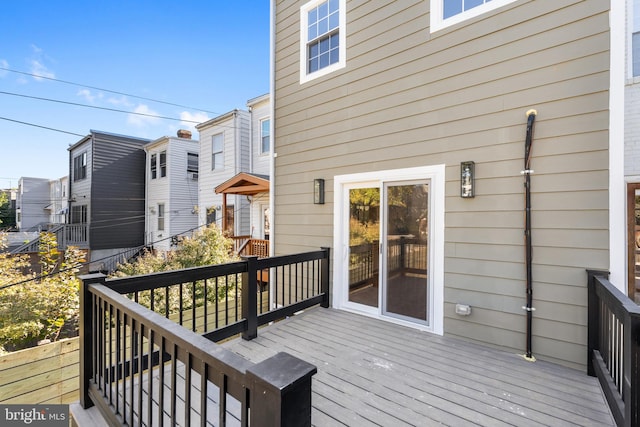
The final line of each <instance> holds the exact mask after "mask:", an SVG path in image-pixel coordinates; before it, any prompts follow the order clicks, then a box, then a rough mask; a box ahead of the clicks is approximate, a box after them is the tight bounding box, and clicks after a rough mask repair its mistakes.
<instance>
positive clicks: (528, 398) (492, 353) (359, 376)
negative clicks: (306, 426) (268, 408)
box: [223, 308, 615, 426]
mask: <svg viewBox="0 0 640 427" xmlns="http://www.w3.org/2000/svg"><path fill="white" fill-rule="evenodd" d="M223 346H224V347H226V348H228V349H230V350H232V351H234V352H236V353H238V354H240V355H242V356H244V357H246V358H247V359H249V360H251V361H253V362H260V361H262V360H264V359H266V358H268V357H270V356H273V355H275V354H276V353H278V352H280V351H286V352H288V353H291V354H292V355H294V356H297V357H299V358H301V359H303V360H306V361H308V362H309V363H313V364H314V365H316V366H317V368H318V373H317V374H316V375H315V376H314V377H313V385H312V387H313V388H312V390H313V396H312V404H313V409H312V422H313V424H314V425H316V426H334V425H335V426H341V425H347V426H356V425H357V426H367V425H371V426H375V425H380V426H387V425H388V426H402V425H407V426H410V425H415V426H425V425H426V426H429V425H451V426H465V425H470V426H471V425H476V426H477V425H480V426H511V425H517V426H548V425H553V426H576V425H578V426H613V425H615V424H614V422H613V418H612V417H611V414H610V411H609V409H608V407H607V404H606V403H605V401H604V397H603V394H602V391H601V389H600V386H599V384H598V381H597V379H596V378H592V377H589V376H587V375H586V374H585V373H583V372H580V371H576V370H574V369H570V368H565V367H561V366H558V365H555V364H552V363H548V362H544V361H538V362H535V363H530V362H527V361H525V360H524V359H523V358H522V357H520V356H519V355H516V354H511V353H508V352H504V351H499V350H495V349H492V348H488V347H483V346H481V345H478V344H475V343H469V342H466V341H462V340H458V339H454V338H448V337H440V336H436V335H433V334H429V333H426V332H421V331H419V330H416V329H413V328H407V327H404V326H400V325H396V324H393V323H389V322H385V321H382V320H378V319H372V318H368V317H363V316H359V315H357V314H352V313H348V312H345V311H339V310H334V309H322V308H314V309H311V310H308V311H307V312H305V313H303V314H301V315H298V316H294V317H291V318H289V319H287V320H284V321H281V322H278V323H275V324H273V325H270V326H267V327H264V328H261V329H260V330H259V332H258V337H257V338H256V339H254V340H253V341H242V340H240V339H237V340H232V341H228V342H226V343H224V344H223Z"/></svg>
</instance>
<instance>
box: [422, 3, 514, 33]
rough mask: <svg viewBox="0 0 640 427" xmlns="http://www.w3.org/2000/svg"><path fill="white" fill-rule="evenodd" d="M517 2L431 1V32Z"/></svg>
mask: <svg viewBox="0 0 640 427" xmlns="http://www.w3.org/2000/svg"><path fill="white" fill-rule="evenodd" d="M513 1H515V0H431V11H430V14H429V15H430V19H431V24H430V25H431V29H430V31H431V32H434V31H438V30H441V29H443V28H446V27H448V26H449V25H453V24H456V23H458V22H462V21H465V20H467V19H470V18H473V17H474V16H478V15H481V14H483V13H485V12H488V11H490V10H493V9H497V8H499V7H501V6H504V5H506V4H508V3H511V2H513Z"/></svg>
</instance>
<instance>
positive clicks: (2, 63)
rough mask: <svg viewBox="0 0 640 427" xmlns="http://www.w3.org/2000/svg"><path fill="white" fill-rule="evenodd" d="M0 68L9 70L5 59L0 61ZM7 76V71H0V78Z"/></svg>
mask: <svg viewBox="0 0 640 427" xmlns="http://www.w3.org/2000/svg"><path fill="white" fill-rule="evenodd" d="M0 68H9V63H8V62H7V60H6V59H0ZM7 74H9V72H8V71H5V70H0V77H4V76H6V75H7Z"/></svg>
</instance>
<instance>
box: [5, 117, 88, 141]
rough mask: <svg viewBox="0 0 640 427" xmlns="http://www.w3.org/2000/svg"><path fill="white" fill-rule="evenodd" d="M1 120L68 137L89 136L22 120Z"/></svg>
mask: <svg viewBox="0 0 640 427" xmlns="http://www.w3.org/2000/svg"><path fill="white" fill-rule="evenodd" d="M0 120H6V121H8V122H14V123H19V124H21V125H26V126H33V127H36V128H40V129H46V130H51V131H54V132H60V133H66V134H68V135H75V136H80V137H83V138H84V137H85V136H87V135H82V134H79V133H75V132H69V131H66V130H61V129H55V128H50V127H47V126H42V125H37V124H35V123H28V122H21V121H20V120H13V119H9V118H7V117H0Z"/></svg>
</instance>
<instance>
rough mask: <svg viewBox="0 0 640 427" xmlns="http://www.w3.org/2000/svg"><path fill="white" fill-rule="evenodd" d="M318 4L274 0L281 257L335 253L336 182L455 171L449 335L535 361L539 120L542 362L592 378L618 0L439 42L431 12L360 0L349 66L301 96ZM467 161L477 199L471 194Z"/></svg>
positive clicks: (456, 31) (560, 5) (449, 35)
mask: <svg viewBox="0 0 640 427" xmlns="http://www.w3.org/2000/svg"><path fill="white" fill-rule="evenodd" d="M305 2H306V1H289V0H287V1H277V0H276V1H275V10H276V16H275V34H274V37H275V51H274V56H275V58H274V61H275V64H274V72H275V77H274V78H275V81H274V85H275V92H274V100H273V101H274V105H275V119H274V120H275V135H274V144H275V145H274V148H275V149H274V152H275V153H277V158H276V159H275V176H274V183H273V185H274V192H275V199H274V200H275V201H274V213H273V214H274V222H275V224H274V233H275V234H274V236H275V240H274V243H275V251H276V253H277V254H283V253H291V252H297V251H305V250H310V249H317V248H318V247H320V246H332V235H333V227H334V221H335V218H334V217H333V198H334V194H333V191H332V189H333V177H334V176H336V175H343V174H355V173H359V172H371V171H377V170H390V169H399V168H407V167H416V166H427V165H438V164H444V165H445V166H446V176H445V179H446V184H445V206H444V211H445V234H444V236H445V237H444V239H445V242H444V252H445V253H444V333H445V334H446V335H450V336H457V337H461V338H464V339H468V340H473V341H477V342H480V343H482V344H487V345H492V346H498V347H501V348H506V349H509V350H512V351H514V352H520V353H522V352H523V351H524V350H523V349H524V348H525V333H524V332H525V315H524V311H523V310H522V306H523V305H524V300H525V284H524V276H525V268H524V246H523V203H524V202H523V178H522V175H521V174H520V171H521V170H522V169H523V151H524V137H525V125H526V117H525V112H526V111H527V110H529V109H530V108H535V109H536V110H537V111H538V116H537V122H536V128H535V141H534V148H533V160H532V165H533V166H532V167H533V169H534V170H535V174H534V175H533V177H532V191H533V195H532V206H533V219H532V221H533V228H534V231H533V244H534V250H533V253H534V260H533V262H534V273H533V274H534V307H535V308H536V311H535V314H534V318H535V320H534V330H533V349H534V354H535V355H536V357H539V358H544V359H546V360H550V361H554V362H558V363H562V364H565V365H568V366H572V367H578V368H583V367H584V366H585V364H586V334H587V331H586V322H587V313H586V298H587V294H586V286H585V283H586V274H585V269H586V268H600V269H607V268H608V264H609V250H608V237H607V236H608V144H609V139H608V124H609V123H608V121H609V116H608V108H609V104H608V103H609V93H608V84H609V75H608V66H609V21H608V8H609V6H608V2H606V1H578V0H559V1H554V2H540V1H537V2H531V1H524V0H522V1H515V2H513V3H510V4H509V5H507V6H505V7H502V8H499V9H497V10H494V11H491V12H488V13H486V14H483V15H481V16H478V17H476V18H473V19H471V20H468V21H465V22H462V23H460V24H457V25H454V26H452V27H449V28H446V29H444V30H441V31H438V32H437V33H430V31H429V4H430V2H429V1H426V0H424V1H419V0H416V1H402V2H384V3H381V2H355V1H347V2H346V9H347V20H346V22H347V24H346V37H347V43H346V44H347V60H346V67H345V68H343V69H340V70H338V71H335V72H333V73H331V74H328V75H327V76H324V77H321V78H318V79H315V80H312V81H310V82H307V83H304V84H302V85H301V84H300V81H299V33H300V26H299V13H300V6H301V5H302V4H304V3H305ZM468 160H473V161H475V163H476V181H475V185H476V197H475V198H474V199H462V198H460V197H459V193H460V179H459V173H460V162H462V161H468ZM315 178H324V179H325V180H326V194H325V199H326V201H327V203H326V204H325V205H314V204H313V195H312V192H311V191H312V183H313V180H314V179H315ZM456 303H464V304H469V305H471V306H472V308H473V313H472V315H471V316H468V317H460V316H458V315H456V314H455V311H454V307H455V304H456Z"/></svg>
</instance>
